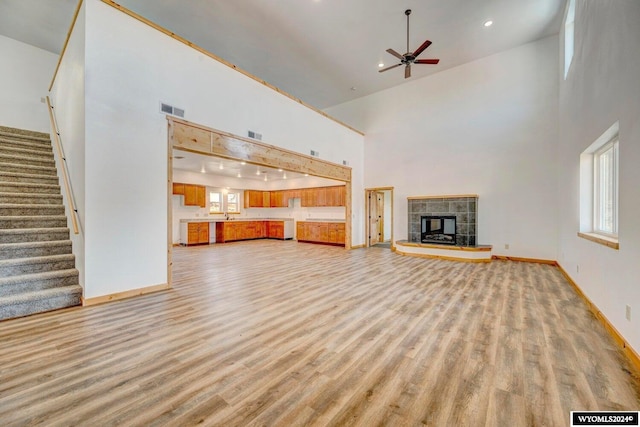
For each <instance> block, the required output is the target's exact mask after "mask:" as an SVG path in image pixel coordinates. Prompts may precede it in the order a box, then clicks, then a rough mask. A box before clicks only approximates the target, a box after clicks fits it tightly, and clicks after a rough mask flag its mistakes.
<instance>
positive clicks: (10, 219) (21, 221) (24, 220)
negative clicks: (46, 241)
mask: <svg viewBox="0 0 640 427" xmlns="http://www.w3.org/2000/svg"><path fill="white" fill-rule="evenodd" d="M66 226H67V217H66V216H65V215H37V216H0V229H2V228H55V227H66Z"/></svg>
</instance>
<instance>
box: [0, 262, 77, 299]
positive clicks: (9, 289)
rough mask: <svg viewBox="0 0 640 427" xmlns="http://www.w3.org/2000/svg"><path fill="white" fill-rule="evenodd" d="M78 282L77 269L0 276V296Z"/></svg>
mask: <svg viewBox="0 0 640 427" xmlns="http://www.w3.org/2000/svg"><path fill="white" fill-rule="evenodd" d="M77 284H78V270H76V269H75V268H70V269H67V270H57V271H45V272H42V273H31V274H21V275H19V276H9V277H2V278H0V297H6V296H10V295H18V294H20V293H24V292H33V291H39V290H41V289H50V288H53V287H60V286H71V285H77Z"/></svg>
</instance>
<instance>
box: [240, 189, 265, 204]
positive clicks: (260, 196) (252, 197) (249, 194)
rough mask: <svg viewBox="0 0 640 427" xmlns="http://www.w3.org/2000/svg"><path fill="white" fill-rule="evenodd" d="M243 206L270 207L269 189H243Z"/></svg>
mask: <svg viewBox="0 0 640 427" xmlns="http://www.w3.org/2000/svg"><path fill="white" fill-rule="evenodd" d="M244 207H245V208H269V207H271V194H270V192H269V191H257V190H245V191H244Z"/></svg>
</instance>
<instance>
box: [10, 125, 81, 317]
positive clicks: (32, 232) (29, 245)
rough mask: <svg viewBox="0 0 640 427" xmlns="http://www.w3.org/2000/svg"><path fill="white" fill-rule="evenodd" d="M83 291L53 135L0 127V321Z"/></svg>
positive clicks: (75, 300) (72, 299) (70, 301)
mask: <svg viewBox="0 0 640 427" xmlns="http://www.w3.org/2000/svg"><path fill="white" fill-rule="evenodd" d="M81 296H82V288H81V287H80V286H79V284H78V270H76V268H75V258H74V256H73V254H72V253H71V240H69V229H68V228H67V219H66V217H65V214H64V205H63V204H62V195H61V193H60V186H59V185H58V176H57V174H56V168H55V161H54V158H53V151H52V148H51V140H50V139H49V135H47V134H45V133H39V132H31V131H25V130H20V129H13V128H7V127H2V126H0V320H4V319H10V318H14V317H20V316H27V315H30V314H34V313H40V312H44V311H50V310H56V309H59V308H64V307H71V306H74V305H79V304H80V297H81Z"/></svg>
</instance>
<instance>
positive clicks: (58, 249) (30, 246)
mask: <svg viewBox="0 0 640 427" xmlns="http://www.w3.org/2000/svg"><path fill="white" fill-rule="evenodd" d="M70 253H71V240H49V241H44V242H19V243H2V244H0V260H4V259H14V258H26V257H32V256H45V255H60V254H70Z"/></svg>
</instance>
